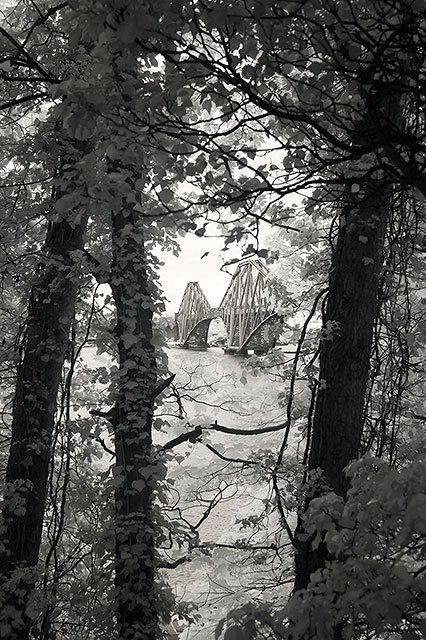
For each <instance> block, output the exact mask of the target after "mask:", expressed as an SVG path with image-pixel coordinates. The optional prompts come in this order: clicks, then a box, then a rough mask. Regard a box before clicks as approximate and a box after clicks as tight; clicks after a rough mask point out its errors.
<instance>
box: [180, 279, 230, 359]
mask: <svg viewBox="0 0 426 640" xmlns="http://www.w3.org/2000/svg"><path fill="white" fill-rule="evenodd" d="M218 315H219V314H218V313H217V310H214V309H212V307H211V306H210V304H209V302H208V300H207V298H206V296H205V295H204V293H203V290H202V289H201V287H200V285H199V284H198V282H188V284H187V285H186V289H185V292H184V294H183V298H182V302H181V303H180V307H179V311H178V312H177V314H176V322H177V325H178V329H179V342H180V344H181V345H182V346H184V347H191V346H193V347H198V348H205V347H207V334H208V330H209V326H210V322H211V321H212V320H213V318H216V317H217V316H218Z"/></svg>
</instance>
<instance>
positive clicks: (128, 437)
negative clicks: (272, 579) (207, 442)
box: [111, 210, 159, 640]
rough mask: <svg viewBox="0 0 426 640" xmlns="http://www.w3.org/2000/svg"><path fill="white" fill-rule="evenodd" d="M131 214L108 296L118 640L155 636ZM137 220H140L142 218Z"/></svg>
mask: <svg viewBox="0 0 426 640" xmlns="http://www.w3.org/2000/svg"><path fill="white" fill-rule="evenodd" d="M137 216H138V214H135V213H134V212H132V211H131V210H130V211H129V210H128V211H123V212H119V213H115V214H114V215H113V250H114V257H113V265H112V273H111V281H112V289H113V296H114V300H115V304H116V309H117V327H116V335H117V338H118V359H119V373H118V387H119V388H118V399H117V402H116V405H115V409H114V413H113V417H112V423H113V428H114V432H115V448H116V456H117V457H116V465H117V466H116V474H117V477H118V478H119V479H120V484H119V486H118V487H117V489H116V496H115V513H116V567H115V586H116V607H117V621H118V633H119V638H120V640H124V639H129V640H130V639H132V640H136V639H138V640H154V639H157V638H158V637H159V632H158V624H157V613H156V593H155V583H154V531H153V523H152V516H151V507H152V496H153V486H154V475H155V465H154V461H153V458H152V418H153V408H152V407H153V402H154V395H155V392H154V389H155V384H156V362H155V354H154V346H153V343H152V316H153V302H152V293H151V291H150V287H149V284H148V275H147V266H146V253H145V248H144V234H143V230H142V223H143V220H140V219H139V220H138V219H137ZM139 218H140V215H139Z"/></svg>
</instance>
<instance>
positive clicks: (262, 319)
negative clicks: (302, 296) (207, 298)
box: [219, 259, 276, 352]
mask: <svg viewBox="0 0 426 640" xmlns="http://www.w3.org/2000/svg"><path fill="white" fill-rule="evenodd" d="M268 276H269V270H268V269H267V268H266V267H265V265H264V264H263V263H262V262H261V261H260V260H254V259H249V260H245V261H244V262H240V264H239V265H238V268H237V270H236V271H235V273H234V275H233V278H232V280H231V282H230V284H229V287H228V289H227V291H226V293H225V295H224V297H223V300H222V302H221V303H220V306H219V309H220V310H221V315H222V318H223V321H224V323H225V327H226V330H227V333H228V342H227V350H228V351H234V352H244V351H246V350H247V349H254V350H255V351H256V350H262V351H263V350H266V349H267V348H268V346H270V342H271V340H270V335H269V334H270V326H271V324H272V323H273V322H274V321H275V319H276V313H275V312H274V311H273V310H272V309H271V308H270V305H269V304H268V300H267V297H266V284H267V281H268Z"/></svg>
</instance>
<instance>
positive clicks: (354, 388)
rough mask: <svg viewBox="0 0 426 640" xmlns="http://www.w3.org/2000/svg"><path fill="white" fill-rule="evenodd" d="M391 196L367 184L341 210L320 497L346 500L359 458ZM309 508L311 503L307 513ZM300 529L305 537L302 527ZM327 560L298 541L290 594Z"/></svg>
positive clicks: (318, 458)
mask: <svg viewBox="0 0 426 640" xmlns="http://www.w3.org/2000/svg"><path fill="white" fill-rule="evenodd" d="M390 191H391V187H390V185H388V184H386V183H385V182H384V180H381V179H380V178H376V179H373V178H371V179H369V180H368V182H366V183H364V184H363V185H361V190H360V191H359V192H358V193H355V194H350V195H348V197H347V203H346V204H345V205H344V207H343V210H342V216H341V226H340V230H339V233H338V237H337V244H336V249H335V254H334V256H333V260H332V265H331V269H330V275H329V294H328V300H327V308H326V312H325V318H324V326H323V336H322V342H321V351H320V381H319V389H318V394H317V399H316V406H315V413H314V420H313V430H312V443H311V448H310V456H309V470H314V469H318V470H320V471H321V472H322V488H321V487H319V488H318V491H319V492H321V491H322V492H324V490H330V489H331V490H333V491H335V492H336V493H337V494H339V495H341V496H344V495H345V492H346V490H347V487H348V485H347V479H346V477H345V474H344V469H345V467H346V466H347V465H348V463H349V462H350V461H351V460H353V459H355V458H357V457H358V454H359V448H360V441H361V435H362V429H363V409H364V397H365V392H366V388H367V382H368V374H369V361H370V352H371V345H372V336H373V325H374V320H375V317H376V314H377V305H378V285H379V272H380V268H381V265H382V260H383V249H384V235H385V229H386V222H387V215H388V210H389V205H390ZM317 495H318V494H317ZM312 497H315V492H314V495H313V496H311V498H312ZM308 505H309V500H308V501H307V503H306V504H305V511H306V508H307V507H308ZM298 530H299V533H300V532H301V531H302V530H303V524H302V522H299V524H298ZM326 559H327V550H326V548H325V545H320V547H319V548H318V549H315V550H314V549H312V546H311V540H307V541H304V542H302V541H300V540H299V543H298V549H297V553H296V579H295V589H296V590H298V589H303V588H305V587H307V585H308V583H309V578H310V575H311V574H312V573H313V572H314V571H316V570H317V569H319V568H322V567H324V564H325V561H326Z"/></svg>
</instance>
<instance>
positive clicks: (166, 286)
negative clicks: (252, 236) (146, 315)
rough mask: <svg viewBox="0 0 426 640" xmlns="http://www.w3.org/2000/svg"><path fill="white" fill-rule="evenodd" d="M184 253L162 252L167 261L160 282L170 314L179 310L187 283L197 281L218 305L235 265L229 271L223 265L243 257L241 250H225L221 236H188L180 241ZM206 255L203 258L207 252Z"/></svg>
mask: <svg viewBox="0 0 426 640" xmlns="http://www.w3.org/2000/svg"><path fill="white" fill-rule="evenodd" d="M179 243H180V245H181V253H180V255H179V257H178V258H176V257H175V256H173V254H172V253H171V252H163V253H161V254H160V258H161V260H162V261H163V262H164V263H165V264H164V266H163V267H161V269H160V282H161V286H162V288H163V290H164V293H165V295H166V298H167V299H168V302H167V303H166V312H167V313H176V312H177V311H178V309H179V305H180V302H181V300H182V296H183V293H184V291H185V287H186V284H187V283H188V282H194V281H195V282H198V283H199V284H200V287H201V289H202V290H203V292H204V295H205V296H206V298H207V300H208V301H209V303H210V305H211V306H212V307H218V306H219V304H220V302H221V300H222V298H223V296H224V294H225V291H226V289H227V286H228V284H229V282H230V281H231V274H232V273H233V272H234V270H235V265H231V266H230V267H228V271H229V273H226V272H224V271H221V270H220V268H221V266H222V265H223V264H224V262H226V261H227V260H229V259H231V258H235V257H240V252H241V250H240V249H239V248H238V247H236V248H233V249H229V250H228V251H223V239H222V238H199V237H197V236H195V235H192V234H191V235H187V236H185V237H184V238H182V239H181V240H180V241H179ZM207 251H208V252H209V254H208V255H207V256H205V257H204V258H201V256H202V255H203V254H204V253H205V252H207Z"/></svg>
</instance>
